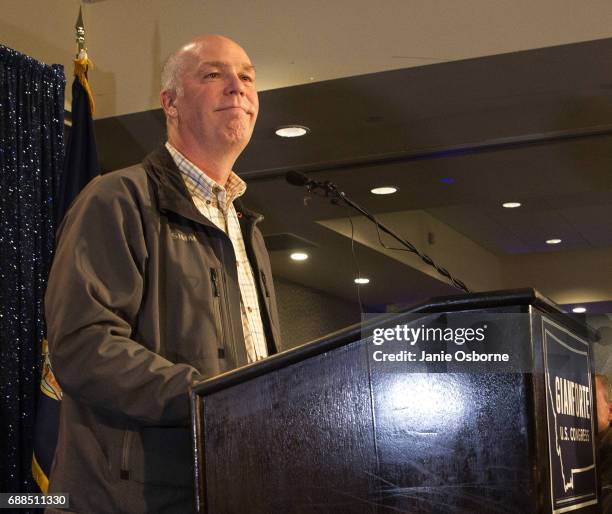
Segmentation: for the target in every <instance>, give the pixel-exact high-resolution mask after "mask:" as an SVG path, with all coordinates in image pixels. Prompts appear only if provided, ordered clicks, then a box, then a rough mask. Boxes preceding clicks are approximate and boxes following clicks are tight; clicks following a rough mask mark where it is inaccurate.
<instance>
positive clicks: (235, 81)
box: [226, 73, 245, 96]
mask: <svg viewBox="0 0 612 514" xmlns="http://www.w3.org/2000/svg"><path fill="white" fill-rule="evenodd" d="M226 92H227V94H230V95H240V96H242V95H244V92H245V87H244V82H243V81H242V77H240V75H238V74H236V73H231V74H230V75H229V78H228V81H227V85H226Z"/></svg>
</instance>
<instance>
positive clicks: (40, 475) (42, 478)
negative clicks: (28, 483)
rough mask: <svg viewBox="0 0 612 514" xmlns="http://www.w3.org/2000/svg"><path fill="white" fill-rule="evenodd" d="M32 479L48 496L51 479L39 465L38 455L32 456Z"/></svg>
mask: <svg viewBox="0 0 612 514" xmlns="http://www.w3.org/2000/svg"><path fill="white" fill-rule="evenodd" d="M32 477H33V478H34V480H35V481H36V483H37V484H38V487H40V490H41V491H42V492H43V493H45V494H47V491H48V490H49V478H48V477H47V475H45V472H44V471H43V470H42V468H41V467H40V464H38V461H37V460H36V455H32Z"/></svg>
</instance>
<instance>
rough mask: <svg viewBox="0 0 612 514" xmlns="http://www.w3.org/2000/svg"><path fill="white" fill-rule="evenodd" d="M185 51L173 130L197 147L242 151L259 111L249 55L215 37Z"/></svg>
mask: <svg viewBox="0 0 612 514" xmlns="http://www.w3.org/2000/svg"><path fill="white" fill-rule="evenodd" d="M186 51H187V52H188V54H187V56H186V61H185V66H184V67H183V73H182V91H180V92H179V93H178V94H177V96H176V102H175V106H176V110H177V116H178V131H179V133H180V134H181V136H182V137H185V136H186V135H187V136H188V137H189V139H190V140H191V141H193V142H195V143H196V144H198V145H200V146H201V147H203V148H211V149H214V150H215V151H219V150H220V149H223V148H228V147H231V148H237V149H239V151H242V149H243V148H244V147H245V146H246V145H247V144H248V142H249V140H250V139H251V134H252V133H253V128H254V126H255V120H256V119H257V113H258V111H259V100H258V98H257V90H256V88H255V69H254V68H253V66H252V64H251V61H250V60H249V57H248V56H247V54H246V53H245V51H244V50H243V49H242V48H241V47H240V46H238V45H237V44H236V43H234V42H233V41H231V40H229V39H226V38H222V37H216V36H213V37H210V38H206V39H205V40H201V41H198V42H196V43H193V44H192V45H190V46H189V47H187V48H186Z"/></svg>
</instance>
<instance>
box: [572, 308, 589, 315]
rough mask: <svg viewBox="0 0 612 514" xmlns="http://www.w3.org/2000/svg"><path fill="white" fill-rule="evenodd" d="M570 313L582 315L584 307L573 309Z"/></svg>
mask: <svg viewBox="0 0 612 514" xmlns="http://www.w3.org/2000/svg"><path fill="white" fill-rule="evenodd" d="M572 312H575V313H576V314H582V313H583V312H586V308H584V307H574V308H573V309H572Z"/></svg>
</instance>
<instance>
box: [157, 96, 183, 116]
mask: <svg viewBox="0 0 612 514" xmlns="http://www.w3.org/2000/svg"><path fill="white" fill-rule="evenodd" d="M159 102H160V103H161V106H162V108H163V109H164V112H165V113H166V116H167V117H168V118H176V117H177V115H178V111H177V110H176V93H175V92H174V91H168V90H163V91H161V92H160V93H159Z"/></svg>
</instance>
